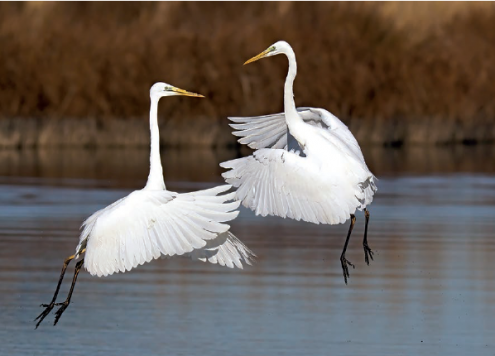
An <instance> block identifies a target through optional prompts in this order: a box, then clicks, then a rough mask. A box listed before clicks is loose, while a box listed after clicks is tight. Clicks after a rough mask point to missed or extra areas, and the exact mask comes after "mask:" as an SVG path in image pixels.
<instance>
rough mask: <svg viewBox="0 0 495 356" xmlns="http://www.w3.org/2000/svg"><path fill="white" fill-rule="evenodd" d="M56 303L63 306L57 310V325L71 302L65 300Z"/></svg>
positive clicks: (55, 323)
mask: <svg viewBox="0 0 495 356" xmlns="http://www.w3.org/2000/svg"><path fill="white" fill-rule="evenodd" d="M56 305H60V306H61V307H60V308H58V310H57V311H56V312H55V322H54V323H53V326H55V325H57V323H58V320H59V319H60V317H61V316H62V314H63V312H64V311H65V309H67V307H68V306H69V303H68V302H67V301H65V302H63V303H57V304H56Z"/></svg>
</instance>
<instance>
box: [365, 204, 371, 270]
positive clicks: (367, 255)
mask: <svg viewBox="0 0 495 356" xmlns="http://www.w3.org/2000/svg"><path fill="white" fill-rule="evenodd" d="M364 218H365V219H366V222H365V224H364V238H363V248H364V261H365V262H366V264H367V265H368V266H369V265H370V258H371V260H372V261H373V251H372V250H371V248H370V247H369V246H368V221H369V220H370V212H369V211H368V210H366V208H365V209H364Z"/></svg>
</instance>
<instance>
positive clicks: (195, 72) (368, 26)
mask: <svg viewBox="0 0 495 356" xmlns="http://www.w3.org/2000/svg"><path fill="white" fill-rule="evenodd" d="M492 9H493V8H492ZM410 38H411V36H410V34H409V33H408V31H405V30H404V29H401V30H398V29H397V28H396V27H394V25H393V23H391V22H390V20H389V19H386V18H385V17H383V16H381V15H380V13H379V11H378V10H377V8H376V7H374V6H371V5H370V4H363V3H307V2H304V3H302V2H301V3H208V2H206V3H168V2H167V3H116V4H112V3H46V2H44V3H19V4H17V3H0V49H1V54H0V56H1V57H0V58H1V60H0V117H1V118H2V119H3V120H1V121H0V146H49V145H83V146H101V145H108V144H109V145H147V144H148V131H147V130H148V127H147V124H146V121H145V120H146V118H147V111H148V106H149V99H148V95H147V94H148V89H149V87H150V85H151V84H152V83H153V82H155V81H158V80H160V81H166V82H169V83H172V84H174V85H177V86H179V87H182V88H184V89H188V90H192V91H197V92H200V93H202V94H204V95H206V96H207V99H206V100H204V99H203V100H195V99H191V98H176V99H174V100H172V99H169V100H163V101H162V102H161V103H160V113H161V114H160V116H161V118H162V122H161V128H162V141H163V142H164V143H165V144H168V145H173V146H182V145H187V144H190V143H192V144H193V145H206V146H223V145H227V144H229V143H233V142H235V141H234V140H235V139H234V138H233V136H231V135H230V134H229V130H228V127H227V125H226V124H227V120H226V118H225V117H226V116H229V115H260V114H265V113H270V112H277V111H281V110H282V109H283V105H282V96H283V93H282V88H283V80H284V77H285V74H286V70H287V65H286V60H285V59H284V58H283V57H282V56H279V57H275V58H274V59H270V60H263V61H260V62H257V63H256V64H252V65H249V66H247V67H242V63H243V62H244V61H245V60H246V59H248V58H250V57H251V56H253V55H255V54H257V53H258V52H260V51H261V50H263V49H265V48H266V47H267V46H268V45H269V44H271V43H273V42H275V41H276V40H279V39H285V40H287V41H288V42H290V43H291V44H292V45H293V47H294V49H295V51H296V53H297V56H298V64H299V66H298V77H297V79H296V82H295V94H296V102H297V104H298V105H300V106H318V107H324V108H326V109H328V110H330V111H332V112H333V113H334V114H336V115H337V116H339V117H340V118H341V119H342V120H343V121H345V122H346V123H348V124H349V126H350V127H351V129H352V130H353V131H354V132H355V134H356V136H357V138H358V139H359V140H360V142H362V143H363V144H366V143H380V144H383V143H406V144H407V143H425V142H427V143H446V142H490V141H494V138H495V120H494V118H495V100H494V98H495V85H494V83H495V66H494V65H493V63H495V46H494V45H493V44H494V43H495V10H489V11H488V10H487V11H479V10H478V11H474V10H473V11H468V12H466V13H464V14H462V15H461V16H458V17H455V18H454V19H453V20H452V21H448V22H446V23H445V24H443V25H442V26H441V27H440V28H437V29H435V30H434V31H430V32H429V33H428V36H425V37H424V38H422V39H421V40H419V41H418V40H417V39H415V40H414V41H413V40H411V39H410ZM67 118H70V119H69V120H68V119H67ZM121 118H126V120H118V119H121Z"/></svg>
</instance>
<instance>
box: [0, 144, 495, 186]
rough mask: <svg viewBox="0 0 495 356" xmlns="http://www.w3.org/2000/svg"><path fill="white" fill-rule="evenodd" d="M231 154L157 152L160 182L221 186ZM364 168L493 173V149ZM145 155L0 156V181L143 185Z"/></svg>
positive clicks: (409, 156) (431, 151) (387, 157)
mask: <svg viewBox="0 0 495 356" xmlns="http://www.w3.org/2000/svg"><path fill="white" fill-rule="evenodd" d="M250 152H251V151H249V149H246V150H244V149H243V150H242V152H240V153H238V152H236V151H235V150H222V149H218V150H210V149H190V150H187V149H185V150H174V149H165V150H163V151H162V152H161V155H162V162H163V169H164V174H165V180H166V181H167V182H169V181H177V182H180V181H186V182H204V181H216V182H222V179H221V177H220V174H221V173H222V172H223V171H224V170H222V169H221V168H220V167H219V166H218V164H219V163H220V162H223V161H225V160H229V159H233V158H236V157H237V156H242V155H246V154H249V153H250ZM363 152H364V155H365V158H366V161H367V163H368V166H369V167H370V168H371V170H372V171H373V172H374V173H375V175H377V176H378V177H383V176H388V175H391V176H396V175H438V174H447V173H463V172H465V173H494V172H495V165H493V164H490V163H491V162H492V161H493V157H495V145H478V146H442V147H431V146H430V147H419V146H417V147H410V148H407V149H391V148H385V147H379V146H372V147H363ZM148 170H149V150H148V149H125V148H114V149H98V150H88V149H60V150H57V149H40V150H0V176H15V177H31V176H34V177H44V178H76V179H81V178H82V179H97V180H106V179H108V180H112V181H113V183H112V184H117V185H118V186H122V187H129V186H133V185H135V184H136V183H138V182H140V183H143V184H144V182H146V178H147V176H148Z"/></svg>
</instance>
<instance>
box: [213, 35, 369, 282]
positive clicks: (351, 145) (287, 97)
mask: <svg viewBox="0 0 495 356" xmlns="http://www.w3.org/2000/svg"><path fill="white" fill-rule="evenodd" d="M277 54H285V55H286V56H287V58H288V60H289V71H288V74H287V78H286V80H285V90H284V112H283V113H279V114H273V115H266V116H258V117H229V119H230V120H231V121H233V122H234V124H230V126H231V127H232V128H234V129H235V130H238V131H235V132H233V134H234V135H236V136H240V137H241V138H240V139H239V142H240V143H242V144H247V145H248V146H249V147H251V148H254V149H256V151H255V152H254V153H253V154H252V155H251V156H248V157H243V158H239V159H235V160H231V161H227V162H223V163H221V164H220V166H221V167H223V168H231V170H230V171H227V172H224V173H223V174H222V175H223V177H224V178H225V180H226V182H227V183H229V184H232V185H233V186H234V187H237V192H236V199H238V200H241V201H242V204H243V205H244V206H246V207H248V208H250V209H251V210H253V211H254V212H255V213H256V215H262V216H266V215H276V216H281V217H283V218H286V217H287V218H291V219H295V220H304V221H308V222H312V223H315V224H320V223H322V224H341V223H344V222H345V221H346V220H347V219H349V218H350V219H351V224H350V227H349V231H348V233H347V238H346V240H345V244H344V248H343V250H342V254H341V256H340V261H341V265H342V272H343V274H344V281H345V283H346V284H347V278H348V277H349V268H348V266H352V267H353V268H354V265H353V264H352V263H351V262H349V261H348V260H347V259H346V257H345V253H346V249H347V244H348V243H349V238H350V236H351V232H352V229H353V227H354V223H355V221H356V217H355V215H354V213H355V211H356V209H359V210H364V215H365V221H366V222H365V230H364V238H363V248H364V253H365V262H366V263H367V264H368V265H369V259H370V258H371V259H373V252H372V250H371V249H370V247H369V246H368V241H367V232H368V221H369V211H368V210H367V209H366V206H367V205H369V204H370V203H371V201H372V200H373V194H374V193H375V192H376V190H377V188H376V185H375V181H376V178H375V176H374V175H373V174H372V173H371V171H370V170H369V169H368V167H367V165H366V162H365V161H364V157H363V154H362V152H361V149H360V147H359V144H358V143H357V141H356V139H355V138H354V136H353V135H352V133H351V132H350V131H349V129H348V128H347V126H346V125H345V124H344V123H343V122H342V121H340V120H339V119H338V118H337V117H335V116H334V115H332V114H331V113H330V112H328V111H327V110H325V109H319V108H297V109H296V105H295V103H294V94H293V89H292V87H293V83H294V79H295V77H296V73H297V64H296V56H295V54H294V51H293V50H292V47H291V46H290V45H289V44H288V43H287V42H285V41H279V42H277V43H275V44H273V45H271V46H270V47H268V49H266V50H265V51H263V52H261V53H260V54H258V55H257V56H255V57H253V58H251V59H249V60H248V61H246V62H245V63H244V64H248V63H251V62H254V61H257V60H259V59H261V58H265V57H271V56H275V55H277ZM287 127H288V130H289V133H290V135H289V134H288V133H287ZM288 138H289V139H288ZM291 139H295V142H294V143H295V145H293V142H292V141H291ZM301 150H302V151H303V152H302V153H301V152H300V151H301Z"/></svg>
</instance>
